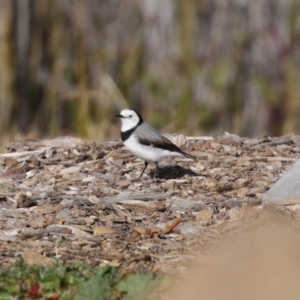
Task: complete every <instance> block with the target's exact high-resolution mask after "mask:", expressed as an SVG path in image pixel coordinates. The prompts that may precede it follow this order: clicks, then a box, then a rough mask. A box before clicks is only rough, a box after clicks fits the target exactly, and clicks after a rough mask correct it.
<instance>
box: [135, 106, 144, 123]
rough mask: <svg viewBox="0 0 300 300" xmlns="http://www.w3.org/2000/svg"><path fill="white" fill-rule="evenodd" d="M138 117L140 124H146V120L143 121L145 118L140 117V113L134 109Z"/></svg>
mask: <svg viewBox="0 0 300 300" xmlns="http://www.w3.org/2000/svg"><path fill="white" fill-rule="evenodd" d="M132 110H133V111H134V112H135V113H136V114H137V115H138V117H139V119H140V123H143V122H144V120H143V117H142V116H141V115H140V113H139V112H137V111H136V110H134V109H132Z"/></svg>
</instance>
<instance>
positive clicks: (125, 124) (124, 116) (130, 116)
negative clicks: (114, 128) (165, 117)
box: [116, 109, 143, 132]
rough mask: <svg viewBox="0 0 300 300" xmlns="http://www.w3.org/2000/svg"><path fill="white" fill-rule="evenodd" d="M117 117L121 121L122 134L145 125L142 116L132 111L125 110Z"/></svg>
mask: <svg viewBox="0 0 300 300" xmlns="http://www.w3.org/2000/svg"><path fill="white" fill-rule="evenodd" d="M116 117H118V118H120V119H121V122H122V127H121V131H122V132H125V131H127V130H131V129H132V128H134V127H136V126H137V125H138V124H141V123H143V118H142V117H141V115H140V114H139V113H138V112H136V111H135V110H132V109H123V110H122V111H121V112H120V114H119V115H116Z"/></svg>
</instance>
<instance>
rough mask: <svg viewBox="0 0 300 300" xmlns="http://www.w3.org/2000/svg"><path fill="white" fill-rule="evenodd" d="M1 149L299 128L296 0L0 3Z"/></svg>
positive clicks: (259, 133)
mask: <svg viewBox="0 0 300 300" xmlns="http://www.w3.org/2000/svg"><path fill="white" fill-rule="evenodd" d="M0 62H1V63H0V69H1V70H0V144H1V145H2V146H3V145H4V144H7V143H8V142H10V141H12V140H14V139H17V138H25V137H30V138H45V137H56V136H61V135H74V136H80V137H87V138H90V139H94V140H96V141H98V142H100V141H105V140H110V139H118V138H119V128H120V124H119V123H118V120H116V118H115V117H114V115H115V114H116V113H117V112H119V111H120V110H121V109H123V108H125V107H130V108H134V109H136V110H139V111H140V112H141V113H142V115H143V116H144V118H145V119H146V120H147V121H148V122H149V123H151V124H153V125H155V126H156V127H157V128H158V129H160V130H162V131H163V132H170V133H171V132H172V133H175V132H178V133H184V134H187V135H214V136H216V135H220V134H222V133H223V132H224V131H229V132H232V133H236V134H238V135H241V136H249V137H250V136H263V135H273V136H274V135H283V134H288V133H292V132H294V133H299V132H300V126H299V125H300V118H299V116H300V72H299V70H300V1H299V0H285V1H279V0H264V1H261V0H251V1H247V0H202V1H198V0H189V1H188V0H176V1H175V0H43V1H39V0H14V1H11V0H1V1H0Z"/></svg>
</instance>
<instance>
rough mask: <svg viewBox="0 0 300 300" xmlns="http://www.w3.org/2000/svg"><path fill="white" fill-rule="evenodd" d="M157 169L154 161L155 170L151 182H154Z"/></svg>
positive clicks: (156, 163)
mask: <svg viewBox="0 0 300 300" xmlns="http://www.w3.org/2000/svg"><path fill="white" fill-rule="evenodd" d="M157 169H158V162H157V161H155V170H154V174H153V177H152V180H153V181H155V177H156V172H157Z"/></svg>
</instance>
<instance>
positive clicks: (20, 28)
mask: <svg viewBox="0 0 300 300" xmlns="http://www.w3.org/2000/svg"><path fill="white" fill-rule="evenodd" d="M13 11H14V20H15V21H14V26H15V28H14V35H13V36H14V39H15V45H16V46H15V65H16V67H15V69H16V94H17V102H18V112H17V114H18V127H19V130H20V132H21V133H23V134H25V133H26V132H27V130H28V125H29V113H30V105H29V93H28V92H29V90H28V89H29V86H30V85H29V82H30V80H29V68H28V64H29V42H30V13H29V0H15V1H14V2H13Z"/></svg>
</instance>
